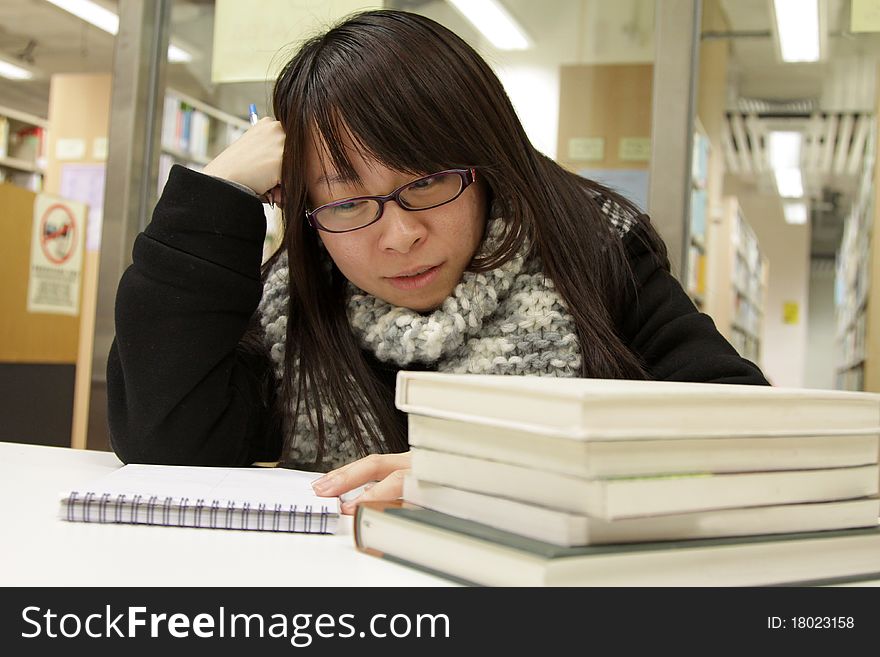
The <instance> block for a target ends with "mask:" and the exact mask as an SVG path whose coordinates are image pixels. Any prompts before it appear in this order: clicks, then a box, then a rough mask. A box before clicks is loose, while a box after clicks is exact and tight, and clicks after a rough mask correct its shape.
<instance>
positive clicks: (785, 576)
mask: <svg viewBox="0 0 880 657" xmlns="http://www.w3.org/2000/svg"><path fill="white" fill-rule="evenodd" d="M355 543H356V545H357V547H358V549H360V550H362V551H364V552H367V553H368V554H371V555H373V556H377V557H381V558H385V559H389V560H392V561H395V562H397V563H403V564H405V565H409V566H412V567H415V568H419V569H422V570H426V571H429V572H431V573H433V574H439V575H442V576H445V577H448V578H451V579H454V580H456V581H459V582H462V583H470V584H479V585H488V586H766V585H775V584H798V583H806V582H812V581H816V580H825V581H826V583H827V582H828V581H833V580H835V579H845V578H852V577H856V576H867V575H871V574H876V573H880V528H878V527H877V526H876V525H875V526H873V527H871V528H865V529H846V530H839V531H820V532H804V533H789V534H774V535H761V536H747V537H733V538H714V539H698V540H687V541H662V542H650V543H628V544H615V545H596V546H580V547H560V546H558V545H554V544H552V543H548V542H545V541H538V540H534V539H530V538H526V537H523V536H519V535H517V534H512V533H510V532H505V531H502V530H500V529H495V528H493V527H489V526H487V525H484V524H481V523H476V522H472V521H470V520H466V519H463V518H456V517H454V516H450V515H446V514H443V513H438V512H436V511H432V510H429V509H422V508H418V507H415V506H413V505H410V504H407V503H400V502H391V503H379V502H367V503H364V504H361V505H359V506H358V510H357V512H356V516H355Z"/></svg>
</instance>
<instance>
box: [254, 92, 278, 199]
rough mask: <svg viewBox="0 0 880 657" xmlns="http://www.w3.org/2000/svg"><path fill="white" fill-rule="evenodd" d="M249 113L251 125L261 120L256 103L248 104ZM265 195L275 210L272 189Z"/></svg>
mask: <svg viewBox="0 0 880 657" xmlns="http://www.w3.org/2000/svg"><path fill="white" fill-rule="evenodd" d="M248 114H249V115H250V118H251V125H256V124H257V121H259V120H260V117H259V116H257V105H256V103H251V104H250V105H249V106H248ZM265 196H266V198H267V200H266V201H265V202H266V203H268V204H269V207H271V208H272V209H273V210H274V209H275V201H273V200H272V190H269V191H268V192H267V193H266V195H265Z"/></svg>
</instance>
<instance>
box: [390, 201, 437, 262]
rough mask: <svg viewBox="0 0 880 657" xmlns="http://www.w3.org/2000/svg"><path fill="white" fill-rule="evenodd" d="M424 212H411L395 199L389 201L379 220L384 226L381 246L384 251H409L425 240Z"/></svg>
mask: <svg viewBox="0 0 880 657" xmlns="http://www.w3.org/2000/svg"><path fill="white" fill-rule="evenodd" d="M423 214H424V212H409V211H407V210H404V209H403V208H401V207H400V206H399V205H398V204H397V203H395V202H394V201H388V202H387V203H386V204H385V210H384V211H383V213H382V219H381V220H380V221H379V224H380V225H381V226H382V235H381V237H380V238H379V247H380V248H381V249H382V250H383V251H396V252H398V253H408V252H409V251H410V250H411V249H412V248H413V247H414V246H416V245H417V244H418V243H419V242H422V241H424V239H425V237H426V235H427V232H428V231H427V227H426V226H425V221H424V217H423V216H422V215H423Z"/></svg>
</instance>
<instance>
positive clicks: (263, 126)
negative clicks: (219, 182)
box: [203, 117, 284, 200]
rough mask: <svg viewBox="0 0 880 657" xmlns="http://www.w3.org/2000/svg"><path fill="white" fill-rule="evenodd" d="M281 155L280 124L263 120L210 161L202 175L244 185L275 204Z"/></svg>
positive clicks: (282, 146) (281, 137)
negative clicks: (270, 195) (271, 198)
mask: <svg viewBox="0 0 880 657" xmlns="http://www.w3.org/2000/svg"><path fill="white" fill-rule="evenodd" d="M283 152H284V130H283V129H282V128H281V122H280V121H275V120H274V119H270V118H268V117H264V118H262V119H260V120H259V121H257V123H255V124H254V125H252V126H251V127H250V128H249V129H248V131H247V132H245V133H244V134H243V135H242V136H241V137H239V138H238V139H237V140H236V141H234V142H233V143H232V144H230V145H229V146H227V147H226V150H224V151H223V152H222V153H220V155H218V156H217V157H215V158H214V159H213V160H211V162H210V163H209V164H208V165H207V166H206V167H205V168H204V170H203V173H206V174H208V175H209V176H215V177H217V178H223V179H224V180H230V181H232V182H235V183H238V184H239V185H244V186H245V187H248V188H249V189H252V190H253V191H254V193H255V194H256V195H257V196H260V197H263V196H266V195H267V192H271V193H272V197H274V199H275V200H277V192H278V190H277V189H276V188H277V187H278V185H279V184H280V183H281V155H282V153H283Z"/></svg>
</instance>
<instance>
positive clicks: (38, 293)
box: [27, 194, 87, 315]
mask: <svg viewBox="0 0 880 657" xmlns="http://www.w3.org/2000/svg"><path fill="white" fill-rule="evenodd" d="M86 214H87V213H86V206H85V204H83V203H79V202H77V201H68V200H66V199H62V198H59V197H57V196H51V195H49V194H37V197H36V199H35V200H34V220H33V230H32V231H31V264H30V275H29V277H28V297H27V299H28V300H27V309H28V312H31V313H50V314H55V315H77V314H78V313H79V289H80V279H81V277H82V262H83V246H84V244H85V229H86Z"/></svg>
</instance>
